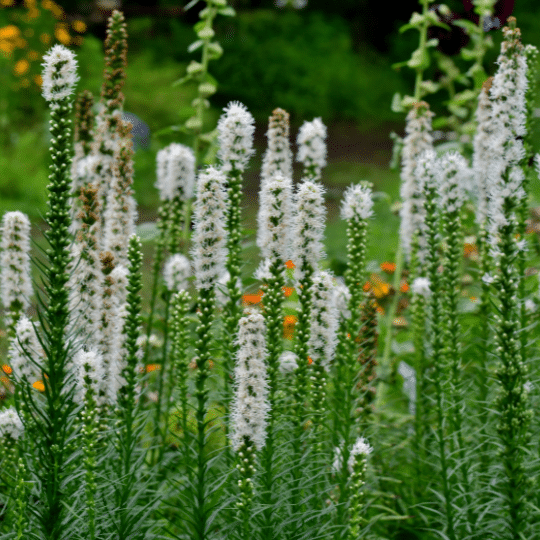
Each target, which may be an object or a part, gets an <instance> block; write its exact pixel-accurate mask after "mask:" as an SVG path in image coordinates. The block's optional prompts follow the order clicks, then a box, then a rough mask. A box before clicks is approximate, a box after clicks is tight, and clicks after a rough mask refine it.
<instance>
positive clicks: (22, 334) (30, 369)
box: [8, 315, 44, 382]
mask: <svg viewBox="0 0 540 540" xmlns="http://www.w3.org/2000/svg"><path fill="white" fill-rule="evenodd" d="M8 358H9V364H10V366H11V367H12V369H13V373H14V375H15V376H16V377H26V378H27V379H28V381H29V382H35V380H37V379H40V378H41V367H40V366H42V365H43V358H44V351H43V348H42V347H41V344H40V342H39V339H38V336H37V334H36V330H35V328H34V325H33V324H32V322H31V321H30V319H28V317H26V316H25V315H23V316H22V317H21V318H20V319H19V320H18V321H17V324H16V325H15V339H14V340H13V341H12V342H11V344H10V347H9V352H8Z"/></svg>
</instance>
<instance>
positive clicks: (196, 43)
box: [188, 39, 204, 53]
mask: <svg viewBox="0 0 540 540" xmlns="http://www.w3.org/2000/svg"><path fill="white" fill-rule="evenodd" d="M203 45H204V41H203V40H202V39H198V40H197V41H194V42H193V43H192V44H191V45H190V46H189V47H188V52H190V53H192V52H194V51H196V50H197V49H200V48H201V47H202V46H203Z"/></svg>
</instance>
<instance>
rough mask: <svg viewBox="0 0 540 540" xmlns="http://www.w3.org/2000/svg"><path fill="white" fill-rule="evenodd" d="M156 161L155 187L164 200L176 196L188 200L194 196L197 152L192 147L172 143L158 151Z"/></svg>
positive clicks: (169, 199)
mask: <svg viewBox="0 0 540 540" xmlns="http://www.w3.org/2000/svg"><path fill="white" fill-rule="evenodd" d="M156 163H157V181H156V183H155V187H156V188H157V189H158V190H159V197H160V199H161V200H162V201H165V200H168V201H171V200H173V199H174V198H175V197H179V198H180V199H181V200H187V199H190V198H191V197H192V196H193V188H194V185H195V154H194V153H193V150H192V149H191V148H188V147H187V146H184V145H183V144H178V143H172V144H170V145H169V146H167V147H166V148H164V149H162V150H160V151H159V152H158V153H157V156H156Z"/></svg>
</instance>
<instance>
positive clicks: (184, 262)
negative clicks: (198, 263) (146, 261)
mask: <svg viewBox="0 0 540 540" xmlns="http://www.w3.org/2000/svg"><path fill="white" fill-rule="evenodd" d="M190 275H191V265H190V262H189V259H188V258H187V257H186V256H184V255H182V254H181V253H176V254H175V255H171V257H170V258H169V260H168V261H167V262H166V263H165V267H164V268H163V279H164V280H165V284H166V285H167V289H168V290H169V291H171V292H176V291H179V290H181V289H187V288H188V286H189V281H188V278H189V276H190Z"/></svg>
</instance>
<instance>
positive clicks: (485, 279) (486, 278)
mask: <svg viewBox="0 0 540 540" xmlns="http://www.w3.org/2000/svg"><path fill="white" fill-rule="evenodd" d="M482 281H483V282H484V283H485V284H486V285H491V284H492V283H493V282H494V281H495V278H494V277H493V276H492V275H490V274H484V275H483V276H482Z"/></svg>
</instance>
